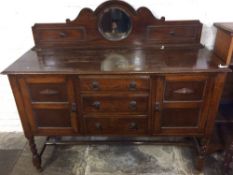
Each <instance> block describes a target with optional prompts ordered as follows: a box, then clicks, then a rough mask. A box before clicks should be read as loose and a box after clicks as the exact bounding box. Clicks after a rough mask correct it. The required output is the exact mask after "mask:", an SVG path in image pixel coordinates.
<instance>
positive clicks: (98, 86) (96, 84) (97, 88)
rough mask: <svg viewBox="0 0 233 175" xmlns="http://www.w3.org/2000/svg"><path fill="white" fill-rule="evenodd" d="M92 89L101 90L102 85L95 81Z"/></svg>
mask: <svg viewBox="0 0 233 175" xmlns="http://www.w3.org/2000/svg"><path fill="white" fill-rule="evenodd" d="M92 89H93V90H99V89H100V85H99V82H98V81H93V82H92Z"/></svg>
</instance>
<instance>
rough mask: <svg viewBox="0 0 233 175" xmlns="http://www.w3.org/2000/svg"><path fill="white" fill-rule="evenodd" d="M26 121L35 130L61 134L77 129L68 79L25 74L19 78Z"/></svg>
mask: <svg viewBox="0 0 233 175" xmlns="http://www.w3.org/2000/svg"><path fill="white" fill-rule="evenodd" d="M19 83H20V88H21V92H22V94H23V97H24V99H23V100H24V105H25V108H26V111H27V114H28V116H27V117H28V120H29V122H30V126H31V128H32V130H33V132H34V133H36V134H46V135H50V134H51V135H60V134H70V133H73V132H78V127H77V125H78V123H77V111H76V108H77V107H76V103H75V97H74V88H73V83H72V79H71V78H67V77H65V76H47V75H43V76H25V77H21V78H20V79H19Z"/></svg>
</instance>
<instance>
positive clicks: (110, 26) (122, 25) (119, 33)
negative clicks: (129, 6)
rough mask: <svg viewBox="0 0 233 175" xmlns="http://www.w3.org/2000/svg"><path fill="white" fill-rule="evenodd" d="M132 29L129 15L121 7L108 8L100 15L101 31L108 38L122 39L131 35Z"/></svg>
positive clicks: (113, 39)
mask: <svg viewBox="0 0 233 175" xmlns="http://www.w3.org/2000/svg"><path fill="white" fill-rule="evenodd" d="M131 30H132V24H131V20H130V17H129V15H128V14H127V13H126V12H124V11H123V10H121V9H119V8H109V9H106V10H105V11H104V13H103V14H102V15H101V16H100V20H99V31H100V33H101V34H102V35H103V36H104V37H105V38H106V39H108V40H112V41H118V40H122V39H124V38H126V37H127V36H128V35H129V33H130V32H131Z"/></svg>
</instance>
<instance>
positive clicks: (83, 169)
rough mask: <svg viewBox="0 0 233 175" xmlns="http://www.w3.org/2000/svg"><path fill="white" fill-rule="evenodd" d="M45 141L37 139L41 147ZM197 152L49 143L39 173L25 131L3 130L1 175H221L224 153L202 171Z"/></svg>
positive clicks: (182, 148) (0, 136) (175, 149)
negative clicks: (195, 164) (196, 161)
mask: <svg viewBox="0 0 233 175" xmlns="http://www.w3.org/2000/svg"><path fill="white" fill-rule="evenodd" d="M43 141H44V138H38V139H37V140H36V142H37V145H38V148H39V149H40V148H41V146H42V143H43ZM194 156H195V152H194V151H193V150H192V149H190V148H188V147H176V146H154V145H140V146H133V145H131V146H129V145H127V146H126V145H98V146H97V145H78V146H57V147H54V146H49V147H47V148H46V150H45V152H44V154H43V158H42V162H43V163H42V167H43V169H44V171H43V172H41V173H39V172H38V171H37V170H36V169H35V168H34V167H33V166H32V163H31V152H30V149H29V147H28V144H27V142H26V140H25V138H24V136H23V134H22V133H0V174H1V175H39V174H40V175H64V174H65V175H199V174H200V175H202V174H203V175H221V165H222V157H223V156H222V154H220V153H219V154H214V155H212V156H209V157H208V159H207V163H206V166H205V169H204V171H203V172H201V173H200V172H198V171H196V170H195V168H194V162H193V157H194ZM230 173H232V174H233V170H231V172H230Z"/></svg>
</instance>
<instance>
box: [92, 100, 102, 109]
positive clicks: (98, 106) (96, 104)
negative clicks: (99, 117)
mask: <svg viewBox="0 0 233 175" xmlns="http://www.w3.org/2000/svg"><path fill="white" fill-rule="evenodd" d="M92 106H93V107H95V108H96V109H100V102H99V101H95V102H93V103H92Z"/></svg>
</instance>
